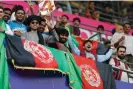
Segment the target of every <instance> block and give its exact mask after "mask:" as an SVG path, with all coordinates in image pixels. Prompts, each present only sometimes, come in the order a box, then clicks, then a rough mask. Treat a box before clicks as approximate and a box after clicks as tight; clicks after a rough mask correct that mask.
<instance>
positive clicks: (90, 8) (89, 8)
mask: <svg viewBox="0 0 133 89" xmlns="http://www.w3.org/2000/svg"><path fill="white" fill-rule="evenodd" d="M88 10H89V12H90V13H91V15H92V12H94V11H95V3H94V2H93V1H90V2H89V3H88Z"/></svg>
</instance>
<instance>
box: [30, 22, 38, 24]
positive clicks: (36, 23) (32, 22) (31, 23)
mask: <svg viewBox="0 0 133 89" xmlns="http://www.w3.org/2000/svg"><path fill="white" fill-rule="evenodd" d="M31 24H39V22H31Z"/></svg>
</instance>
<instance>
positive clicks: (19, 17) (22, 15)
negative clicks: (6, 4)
mask: <svg viewBox="0 0 133 89" xmlns="http://www.w3.org/2000/svg"><path fill="white" fill-rule="evenodd" d="M15 16H16V20H18V21H23V20H24V18H25V13H24V11H23V10H18V11H17V12H16V13H15Z"/></svg>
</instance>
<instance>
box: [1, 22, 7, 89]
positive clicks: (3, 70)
mask: <svg viewBox="0 0 133 89" xmlns="http://www.w3.org/2000/svg"><path fill="white" fill-rule="evenodd" d="M0 27H1V28H2V29H4V30H6V23H5V22H4V20H0ZM4 39H5V34H4V33H1V32H0V89H9V76H8V65H7V60H6V55H5V47H4V44H3V42H4Z"/></svg>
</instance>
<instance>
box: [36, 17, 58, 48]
mask: <svg viewBox="0 0 133 89" xmlns="http://www.w3.org/2000/svg"><path fill="white" fill-rule="evenodd" d="M38 31H39V32H40V33H41V34H42V36H43V39H44V45H45V46H46V45H47V46H48V45H49V44H51V45H52V44H53V43H55V42H56V40H58V39H59V38H57V37H58V36H57V33H56V31H55V30H54V29H51V28H50V26H49V25H48V24H47V23H46V20H45V19H41V24H40V27H39V29H38Z"/></svg>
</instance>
